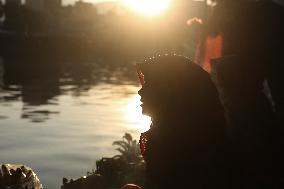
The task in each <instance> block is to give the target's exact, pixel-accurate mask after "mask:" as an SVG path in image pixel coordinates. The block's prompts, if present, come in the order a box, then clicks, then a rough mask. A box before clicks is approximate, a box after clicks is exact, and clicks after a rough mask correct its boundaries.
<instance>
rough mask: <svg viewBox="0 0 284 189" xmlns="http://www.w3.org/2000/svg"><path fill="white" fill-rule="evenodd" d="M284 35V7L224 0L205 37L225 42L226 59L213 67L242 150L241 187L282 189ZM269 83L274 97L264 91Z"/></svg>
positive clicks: (233, 135) (239, 161)
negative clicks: (280, 182) (220, 39)
mask: <svg viewBox="0 0 284 189" xmlns="http://www.w3.org/2000/svg"><path fill="white" fill-rule="evenodd" d="M283 32H284V12H283V7H281V6H280V5H277V4H275V3H273V1H268V0H259V1H248V0H238V1H232V0H218V1H217V6H216V7H215V8H214V11H213V14H212V16H211V17H210V18H209V19H208V21H207V23H206V24H205V33H206V35H205V36H216V35H219V36H221V37H222V52H221V56H220V57H219V58H218V59H215V60H213V61H211V63H213V67H215V68H214V69H213V75H215V77H216V81H217V86H218V88H219V91H220V95H221V100H222V103H223V105H224V107H225V111H226V115H227V119H228V123H229V125H230V127H229V131H230V134H231V135H230V136H231V138H232V140H233V143H234V145H235V149H236V151H235V152H236V153H235V157H236V158H235V160H236V163H235V164H236V165H237V166H236V167H235V171H236V172H237V171H239V173H238V176H236V177H239V179H240V182H239V183H240V184H241V186H239V187H248V188H253V187H256V188H262V187H268V188H274V187H279V186H276V185H277V182H276V180H279V177H282V176H281V174H282V173H280V172H279V171H278V170H277V169H278V167H283V163H282V161H283V160H280V159H283V156H281V151H282V150H281V149H282V145H283V141H282V139H281V138H283V131H282V130H283V129H282V128H281V126H280V125H283V124H282V123H281V122H280V121H279V122H278V126H277V124H276V119H275V115H277V114H278V113H281V112H282V114H283V107H284V106H283V102H284V88H283V82H284V77H283V71H284V69H283V68H284V67H283V63H284V62H283V55H282V54H283V49H284V48H283V42H284V40H283V39H284V36H283ZM205 51H206V50H205ZM205 54H206V53H205ZM214 58H216V57H214ZM265 81H267V82H268V85H269V88H270V92H271V93H270V94H271V95H265V93H264V92H263V91H264V90H265V88H264V82H265ZM275 113H276V114H275ZM282 122H283V121H282ZM280 157H281V158H280ZM281 164H282V165H281ZM281 169H282V168H281ZM279 170H280V169H279ZM277 172H278V173H277ZM282 175H283V174H282ZM280 180H281V179H280ZM282 180H283V179H282Z"/></svg>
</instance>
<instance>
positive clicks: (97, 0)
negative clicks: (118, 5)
mask: <svg viewBox="0 0 284 189" xmlns="http://www.w3.org/2000/svg"><path fill="white" fill-rule="evenodd" d="M76 1H78V0H62V4H63V5H68V4H73V3H75V2H76ZM83 1H84V2H90V3H101V2H110V1H117V0H83Z"/></svg>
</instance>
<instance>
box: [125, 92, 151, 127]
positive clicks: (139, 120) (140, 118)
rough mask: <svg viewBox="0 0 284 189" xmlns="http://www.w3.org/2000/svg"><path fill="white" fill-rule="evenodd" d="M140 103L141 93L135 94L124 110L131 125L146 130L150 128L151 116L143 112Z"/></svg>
mask: <svg viewBox="0 0 284 189" xmlns="http://www.w3.org/2000/svg"><path fill="white" fill-rule="evenodd" d="M140 104H141V102H140V97H139V95H135V96H134V97H133V98H131V99H130V101H129V102H128V104H127V106H126V107H125V109H124V111H125V115H126V119H127V120H128V121H129V122H130V123H131V125H133V127H134V128H136V129H137V130H139V131H140V132H145V131H147V130H148V129H150V124H151V118H150V117H148V116H145V115H143V114H142V108H141V107H140Z"/></svg>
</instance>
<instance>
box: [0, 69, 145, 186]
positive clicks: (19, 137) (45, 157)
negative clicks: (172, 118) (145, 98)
mask: <svg viewBox="0 0 284 189" xmlns="http://www.w3.org/2000/svg"><path fill="white" fill-rule="evenodd" d="M11 65H12V64H7V65H4V66H5V67H4V68H5V69H6V75H5V77H4V78H0V80H1V79H2V80H4V82H3V83H4V84H5V86H4V87H3V89H0V152H1V153H0V164H1V163H14V164H26V165H28V166H30V167H32V168H33V169H34V170H35V172H36V173H37V174H38V175H39V178H40V179H41V181H42V183H43V186H44V188H47V189H53V188H54V189H56V188H57V189H59V188H60V185H61V184H62V178H63V177H67V178H78V177H80V176H83V175H86V172H87V171H91V169H92V168H94V165H95V161H96V160H98V159H100V158H101V157H112V156H113V155H116V154H117V153H118V152H116V151H115V147H114V146H112V142H113V141H115V140H120V139H121V137H122V136H123V135H124V133H125V132H128V133H131V134H132V136H133V138H134V139H136V140H138V139H139V136H140V133H141V132H144V131H145V130H147V129H148V128H149V125H150V118H149V117H146V116H143V115H142V114H141V107H140V98H139V95H138V94H137V91H138V89H139V86H138V85H137V83H138V81H137V80H136V76H135V71H133V70H125V69H124V68H121V69H117V70H118V71H117V70H115V69H112V70H111V72H110V71H109V72H107V71H105V72H104V73H103V74H102V77H99V74H101V73H102V72H100V70H99V69H96V70H94V69H93V68H92V67H91V65H88V67H87V68H86V69H85V68H84V67H83V65H82V64H80V67H79V68H76V69H75V68H74V69H72V70H71V71H72V72H71V71H70V70H69V72H71V73H68V77H66V75H67V74H66V73H65V72H62V73H64V74H62V73H61V72H58V71H56V72H55V71H54V70H53V69H52V70H51V71H50V72H51V73H48V70H47V71H46V70H39V71H34V72H35V74H34V73H33V72H30V71H27V70H23V69H22V68H18V66H16V67H15V68H10V67H9V66H11ZM23 65H24V64H23ZM90 67H91V68H90ZM18 69H19V70H18ZM54 69H57V67H55V68H54ZM61 69H63V68H61ZM82 70H83V71H82ZM89 70H90V71H89ZM63 71H65V69H64V70H63ZM132 71H133V73H134V76H132V75H131V73H132ZM46 72H47V73H46ZM54 72H55V73H56V74H54ZM122 72H124V73H122ZM38 73H40V74H38ZM81 73H83V74H81ZM33 74H34V75H33ZM37 74H38V75H37ZM93 74H95V75H93ZM113 75H115V79H111V78H113ZM69 77H70V78H69ZM94 78H95V79H94ZM100 78H104V79H103V81H101V80H99V79H100Z"/></svg>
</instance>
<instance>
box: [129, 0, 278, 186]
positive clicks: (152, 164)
mask: <svg viewBox="0 0 284 189" xmlns="http://www.w3.org/2000/svg"><path fill="white" fill-rule="evenodd" d="M216 2H217V5H216V6H215V7H214V9H213V12H212V14H211V15H210V16H209V18H208V19H207V20H205V22H204V23H203V24H202V26H201V28H202V29H200V31H201V32H202V33H201V38H200V39H201V41H200V43H201V45H199V48H200V49H199V50H198V51H197V52H198V53H200V54H199V55H198V56H197V57H199V60H201V61H200V62H199V63H201V65H202V60H203V61H205V59H206V58H207V59H209V60H210V62H209V63H210V64H209V66H210V69H206V68H205V69H206V70H208V71H211V76H212V80H211V79H210V77H209V74H208V73H206V72H205V71H203V70H202V69H201V67H198V66H197V65H195V64H194V63H192V62H191V61H190V60H189V59H186V58H184V57H181V56H176V55H165V56H158V57H154V58H152V59H149V60H146V61H145V62H144V63H142V64H141V65H139V71H138V73H139V77H140V81H141V82H142V89H141V90H140V91H139V92H138V93H139V94H140V96H141V101H142V103H143V104H142V108H143V113H144V114H147V115H150V116H151V117H152V121H153V123H152V127H151V129H150V130H149V131H147V132H146V133H143V134H142V135H141V139H140V143H141V151H142V154H143V155H144V158H145V161H146V183H145V186H144V188H145V189H152V188H155V189H159V188H195V189H196V188H250V189H251V188H282V187H283V181H284V178H283V173H282V170H283V155H282V154H283V153H282V147H283V139H282V138H283V128H282V125H283V100H284V96H283V92H284V90H283V81H284V80H283V79H284V78H283V58H282V52H283V42H284V41H283V31H284V28H283V27H284V23H283V22H284V14H283V13H284V12H283V7H282V6H281V5H279V4H277V3H275V2H273V1H245V0H240V1H230V0H219V1H216ZM200 24H201V23H200ZM214 37H215V38H216V37H219V38H221V39H222V40H221V45H222V48H221V49H222V51H221V53H220V54H219V57H216V53H215V54H214V53H213V54H212V56H211V57H210V53H209V58H208V57H206V58H205V56H208V54H207V53H208V51H211V52H212V49H210V48H212V46H209V45H208V43H206V42H207V39H208V38H211V39H212V38H214ZM219 42H220V41H219ZM213 51H214V49H213ZM207 66H208V65H207ZM207 68H208V67H207ZM212 81H214V84H213V82H212ZM217 90H218V93H217ZM219 99H220V101H219ZM223 110H224V111H223ZM131 187H133V186H131ZM126 188H127V187H126Z"/></svg>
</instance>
